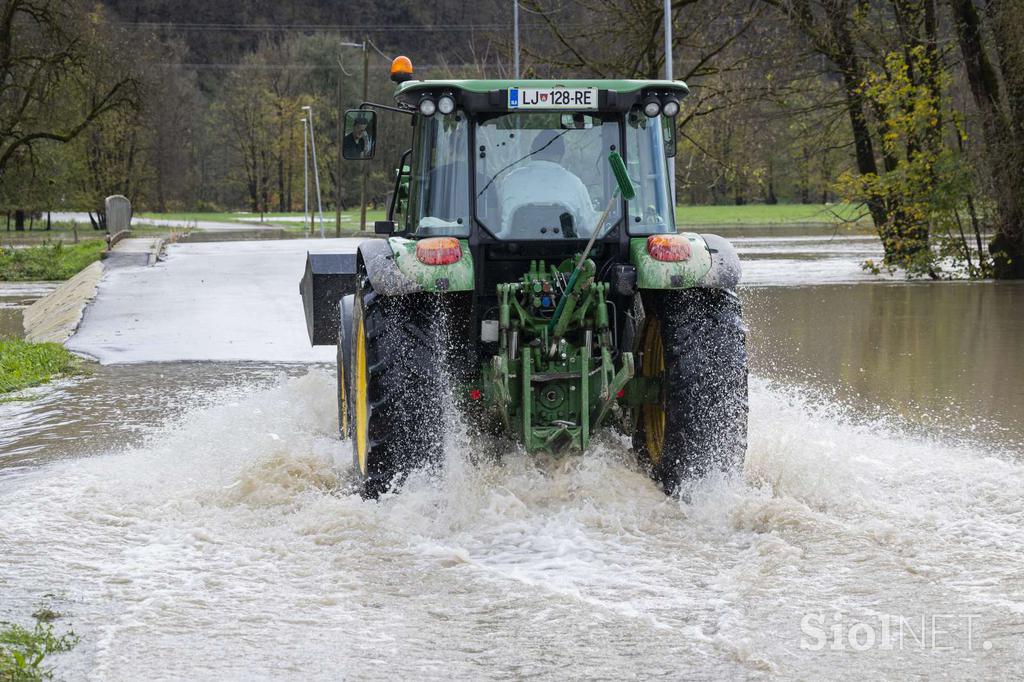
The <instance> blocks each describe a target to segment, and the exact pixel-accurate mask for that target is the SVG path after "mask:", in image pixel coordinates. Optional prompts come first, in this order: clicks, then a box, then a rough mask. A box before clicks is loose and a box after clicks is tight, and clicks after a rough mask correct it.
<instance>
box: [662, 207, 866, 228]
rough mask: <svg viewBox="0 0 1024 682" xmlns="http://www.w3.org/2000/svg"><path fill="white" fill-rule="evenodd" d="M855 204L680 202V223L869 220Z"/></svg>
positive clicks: (732, 223)
mask: <svg viewBox="0 0 1024 682" xmlns="http://www.w3.org/2000/svg"><path fill="white" fill-rule="evenodd" d="M863 213H865V212H864V211H863V210H861V209H860V208H859V207H857V206H854V205H852V204H831V205H830V204H774V205H771V206H769V205H767V204H747V205H746V206H679V207H677V208H676V224H678V225H680V226H685V225H735V226H743V225H750V226H754V225H756V226H758V227H763V226H769V225H806V224H834V223H839V222H847V221H856V220H860V221H864V220H869V218H867V216H865V215H862V214H863Z"/></svg>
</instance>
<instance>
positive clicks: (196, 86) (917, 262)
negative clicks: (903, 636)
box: [0, 0, 1024, 276]
mask: <svg viewBox="0 0 1024 682" xmlns="http://www.w3.org/2000/svg"><path fill="white" fill-rule="evenodd" d="M2 6H3V12H4V15H5V16H10V17H11V21H10V22H8V23H7V24H5V25H6V26H7V30H8V35H7V36H4V37H3V40H0V43H2V44H5V45H9V46H10V49H9V50H8V51H7V56H6V57H4V60H5V61H4V65H3V69H4V79H3V82H4V83H5V89H4V91H3V92H2V93H0V123H2V128H3V130H4V133H3V135H4V141H3V144H2V146H0V173H2V186H0V202H2V204H3V205H4V207H5V208H6V209H7V210H8V211H11V210H18V209H21V210H36V211H40V210H49V209H57V208H94V209H95V208H97V207H99V206H100V205H101V202H102V199H103V197H105V196H107V195H109V194H113V193H123V194H126V195H127V196H129V197H130V198H131V199H132V200H133V202H134V203H135V205H136V206H137V207H139V208H143V209H149V210H161V211H162V210H173V209H179V210H204V209H208V210H236V209H240V210H250V211H286V210H301V206H302V158H303V151H302V150H303V134H302V125H301V123H300V119H301V117H302V115H303V113H302V112H303V109H302V107H304V106H312V108H313V112H314V123H315V126H316V127H315V133H316V139H317V143H318V151H319V157H318V162H319V169H320V175H321V180H322V185H323V192H324V196H325V201H326V203H327V208H328V209H330V208H332V207H333V206H334V205H335V203H336V200H337V199H340V201H341V204H342V205H343V206H345V207H349V206H352V205H353V203H354V202H356V201H357V200H358V196H359V193H358V182H356V181H355V177H354V176H353V177H345V174H346V173H349V174H351V173H353V171H352V170H351V168H350V167H348V166H340V167H339V164H337V163H336V159H337V140H338V134H337V112H338V110H339V108H341V109H344V108H346V107H349V106H353V105H356V104H357V103H358V101H359V99H360V97H361V94H362V88H363V83H362V60H363V55H364V53H363V49H362V46H363V44H364V40H365V41H366V42H365V44H366V46H367V47H366V55H367V58H368V62H369V74H370V76H369V79H368V84H367V85H368V90H369V93H370V95H371V97H372V98H375V99H377V100H380V101H387V100H389V98H390V91H391V84H390V83H389V82H388V80H387V76H386V72H387V66H388V63H389V58H390V57H393V56H395V55H396V54H407V55H409V56H410V57H411V58H412V59H413V61H414V63H415V64H416V65H417V70H418V73H419V74H420V75H428V76H429V75H445V76H508V75H509V72H510V70H511V69H510V64H511V26H512V13H511V4H510V3H508V2H496V1H495V0H485V1H483V2H467V1H457V0H446V1H442V2H431V3H413V2H408V1H407V0H400V1H397V2H391V3H379V2H367V3H338V2H327V1H326V0H295V1H294V2H269V1H267V0H240V1H238V2H230V3H228V2H217V3H211V2H200V1H199V0H181V1H177V2H168V1H166V0H139V1H133V2H129V1H128V0H107V2H106V3H105V4H102V5H96V6H94V5H93V4H91V3H87V2H84V0H2ZM30 8H34V9H32V11H29V9H30ZM521 8H522V9H521V23H522V61H523V70H524V75H526V76H560V77H569V76H599V77H623V76H635V77H659V76H660V75H661V73H662V71H663V68H664V51H663V49H662V43H661V36H662V29H663V23H662V21H663V16H662V3H661V2H660V1H657V0H642V1H641V2H633V1H631V2H625V1H623V0H523V2H522V4H521ZM36 10H39V11H36ZM672 21H673V26H674V35H675V41H674V46H673V53H674V54H673V57H674V69H675V74H676V77H677V78H681V79H683V80H686V81H687V82H688V83H689V84H690V85H691V86H692V89H693V95H692V97H691V98H690V100H689V101H688V102H687V104H686V107H685V109H684V111H683V113H682V115H680V116H679V118H678V120H677V123H678V126H679V133H680V151H679V157H678V158H677V161H676V173H677V181H678V194H679V199H680V201H682V202H685V203H693V204H702V203H732V204H742V203H753V202H765V203H775V202H780V201H781V202H804V203H811V202H814V203H818V202H822V203H824V202H832V201H840V200H844V201H852V202H856V203H858V204H859V205H861V206H862V207H863V212H864V214H865V215H870V218H871V219H872V220H873V222H874V223H875V225H876V227H877V228H878V230H879V234H880V236H881V237H882V240H883V244H884V245H885V249H886V258H885V262H884V263H883V264H880V265H881V266H885V267H890V266H899V267H902V268H905V269H907V270H909V271H910V272H913V273H917V274H928V275H932V276H941V275H942V273H941V272H940V268H939V267H938V266H937V263H938V262H939V261H940V260H942V261H943V262H945V263H946V268H947V271H948V270H949V263H950V262H953V263H954V264H955V266H954V268H953V269H954V270H955V271H956V272H960V273H962V274H967V275H970V276H986V275H989V274H992V273H995V274H997V275H1001V276H1021V275H1024V270H1022V268H1024V231H1022V229H1021V225H1022V224H1024V172H1022V170H1021V169H1022V166H1024V163H1022V159H1024V127H1022V122H1024V104H1022V102H1024V76H1022V73H1024V69H1022V68H1021V66H1024V56H1022V54H1024V50H1022V48H1021V45H1020V43H1019V40H1018V37H1019V36H1018V34H1019V27H1020V26H1021V25H1024V0H1005V1H1003V2H995V1H994V0H989V1H988V2H984V1H978V2H972V1H971V0H941V1H940V0H872V1H871V2H859V1H858V2H854V1H853V0H745V1H740V0H722V1H721V2H718V1H716V2H712V1H711V0H677V1H676V2H674V3H673V16H672ZM68 65H70V68H67V67H68ZM33 79H35V80H33ZM40 83H42V84H43V85H40ZM388 118H389V117H388V116H384V119H385V120H384V121H382V125H383V126H385V127H384V130H389V131H392V132H393V134H389V135H387V136H386V137H385V136H382V139H381V146H380V147H379V154H378V156H377V158H376V159H374V161H373V162H372V163H371V165H370V182H369V199H370V201H371V202H373V203H380V202H383V201H385V200H386V196H387V193H388V191H389V188H390V183H389V178H390V177H391V173H392V169H393V166H394V163H395V160H396V158H397V155H398V154H399V153H400V152H401V150H402V149H404V147H405V146H407V144H408V140H407V139H406V137H407V136H408V128H405V127H403V126H400V125H398V124H397V122H396V121H389V120H387V119H388ZM339 168H340V172H341V174H342V175H341V176H339ZM993 235H994V236H995V240H996V241H995V242H994V244H995V248H994V249H993V250H992V254H989V253H988V249H987V248H986V247H985V246H984V242H986V241H987V240H988V239H989V238H990V237H992V236H993ZM992 256H994V258H993V257H992ZM950 259H952V260H950Z"/></svg>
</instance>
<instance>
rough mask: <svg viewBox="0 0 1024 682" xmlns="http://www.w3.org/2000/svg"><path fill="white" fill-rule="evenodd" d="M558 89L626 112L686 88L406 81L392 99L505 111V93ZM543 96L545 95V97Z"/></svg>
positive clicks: (669, 84) (593, 82)
mask: <svg viewBox="0 0 1024 682" xmlns="http://www.w3.org/2000/svg"><path fill="white" fill-rule="evenodd" d="M559 88H569V89H572V88H576V89H597V91H598V97H597V102H596V105H597V106H596V107H593V108H597V109H600V110H605V111H609V110H611V111H628V110H629V109H630V108H631V107H633V106H635V105H636V104H637V103H639V102H640V100H641V99H642V98H644V97H648V96H650V95H656V96H658V97H661V98H664V97H675V98H676V99H683V98H684V97H686V95H688V94H689V92H690V89H689V88H688V87H687V85H686V83H684V82H682V81H667V80H627V79H621V80H614V79H609V80H605V79H594V78H589V79H566V80H529V79H517V80H423V81H420V80H408V81H405V82H404V83H400V84H399V85H398V87H397V88H396V90H395V99H396V100H397V101H398V102H399V103H400V104H403V105H405V106H408V107H415V106H416V104H417V102H418V101H419V99H420V98H421V97H424V96H427V95H428V94H429V95H431V96H434V97H436V96H438V95H440V94H442V93H445V92H447V93H449V94H451V95H452V96H454V97H455V98H456V99H458V100H459V103H460V105H461V106H462V107H464V108H466V109H469V110H471V111H473V110H475V111H493V110H495V109H497V110H501V109H505V108H506V107H508V106H509V104H510V99H509V90H517V89H518V90H529V89H536V90H540V91H543V90H555V89H559ZM545 96H546V95H545Z"/></svg>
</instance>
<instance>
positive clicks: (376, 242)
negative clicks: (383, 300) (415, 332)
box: [359, 239, 423, 296]
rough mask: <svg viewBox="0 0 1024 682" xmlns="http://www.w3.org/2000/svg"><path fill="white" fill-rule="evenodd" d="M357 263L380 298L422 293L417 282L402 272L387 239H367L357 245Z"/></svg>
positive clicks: (421, 288)
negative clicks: (364, 271) (360, 265)
mask: <svg viewBox="0 0 1024 682" xmlns="http://www.w3.org/2000/svg"><path fill="white" fill-rule="evenodd" d="M359 263H360V264H362V266H363V268H364V269H365V270H366V276H367V277H368V278H369V280H370V284H371V285H373V290H374V291H375V292H377V293H378V294H379V295H381V296H403V295H405V294H415V293H418V292H420V291H423V287H421V286H420V284H419V282H417V281H415V280H414V279H411V278H410V277H409V276H408V275H406V274H405V273H404V272H402V269H401V268H399V267H398V264H397V263H396V262H395V253H394V251H392V250H391V244H390V240H388V239H368V240H366V241H364V242H363V243H362V244H360V245H359Z"/></svg>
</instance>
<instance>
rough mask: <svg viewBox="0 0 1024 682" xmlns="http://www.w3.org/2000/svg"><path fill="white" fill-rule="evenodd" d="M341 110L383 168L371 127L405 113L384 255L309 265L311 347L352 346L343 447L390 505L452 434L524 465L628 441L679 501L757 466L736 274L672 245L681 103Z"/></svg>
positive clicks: (710, 243) (490, 90)
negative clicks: (491, 443)
mask: <svg viewBox="0 0 1024 682" xmlns="http://www.w3.org/2000/svg"><path fill="white" fill-rule="evenodd" d="M403 60H405V58H402V57H400V58H398V59H397V60H395V65H394V66H393V69H392V78H393V80H396V82H397V83H398V85H397V89H396V92H395V99H396V101H397V105H396V106H383V105H378V104H372V103H364V104H363V105H362V106H361V107H360V109H358V110H352V111H349V112H346V114H345V138H344V141H343V155H344V156H345V158H347V159H353V160H361V159H367V158H370V157H372V156H373V153H374V147H375V142H376V134H377V125H376V112H375V110H377V109H387V110H390V111H398V112H401V113H404V114H407V115H408V116H409V117H410V119H411V130H412V141H411V148H410V149H409V150H408V151H407V152H405V154H404V155H403V156H402V158H401V161H400V163H399V166H398V170H397V172H396V178H395V185H394V193H393V195H392V199H391V204H390V209H389V212H388V218H387V220H384V221H378V222H377V223H376V224H375V232H376V233H377V234H378V235H380V236H381V237H382V238H375V239H368V240H366V241H363V242H362V243H361V244H360V245H359V247H358V250H357V253H355V254H310V255H309V256H308V259H307V265H306V273H305V276H304V278H303V280H302V283H301V286H300V290H301V292H302V295H303V299H304V304H305V309H306V319H307V326H308V330H309V334H310V339H311V341H312V342H313V343H314V344H318V345H321V344H322V345H335V344H336V345H337V349H338V355H337V367H338V413H339V427H340V432H341V436H342V438H344V439H351V441H352V447H353V459H354V466H355V469H356V470H357V471H358V474H359V476H360V478H361V483H362V487H363V492H364V494H365V495H367V496H375V495H377V494H379V493H380V492H382V491H384V490H387V489H389V488H390V487H392V486H396V485H399V484H400V483H401V481H402V480H403V479H404V477H405V475H406V474H407V473H408V472H409V471H411V470H413V469H415V468H419V467H423V466H429V465H431V464H436V463H438V462H440V460H441V457H442V448H443V440H444V436H445V425H446V423H448V421H447V419H446V417H447V415H448V414H449V412H450V411H451V410H454V409H458V410H461V411H462V413H463V414H464V415H465V416H466V419H467V420H468V421H469V422H470V423H471V424H472V425H473V426H474V427H475V428H477V429H479V430H480V431H481V432H488V433H491V434H495V435H498V436H505V437H508V438H510V439H513V440H515V441H517V442H518V443H520V444H521V447H522V448H523V449H524V450H525V451H526V452H527V453H529V454H540V453H547V454H549V455H561V454H563V453H571V452H576V453H582V452H586V450H587V449H588V448H589V447H590V446H591V443H592V442H593V438H594V435H595V432H596V431H597V430H598V429H601V428H602V427H615V428H617V429H619V430H620V431H621V432H623V433H625V434H626V435H627V436H629V437H631V438H632V444H633V448H634V450H635V451H636V454H637V456H638V458H639V459H640V461H641V463H642V464H643V465H644V466H645V467H646V468H647V469H648V471H649V472H650V474H651V476H652V477H653V478H654V479H655V480H656V481H658V482H659V483H661V484H662V485H663V487H664V489H665V490H666V492H668V493H673V492H675V491H676V490H678V488H679V486H680V484H681V483H682V482H684V481H685V480H687V479H692V478H699V477H702V476H704V475H706V474H707V473H709V472H710V471H712V470H715V469H728V468H731V467H735V466H737V465H739V464H741V463H742V460H743V457H744V454H745V450H746V438H747V354H746V348H745V343H746V329H745V327H744V324H743V321H742V314H741V309H740V301H739V299H738V297H737V294H736V288H737V284H738V282H739V278H740V265H739V260H738V258H737V256H736V253H735V251H734V249H733V247H732V246H731V245H730V244H729V243H728V242H727V241H726V240H724V239H722V238H721V237H717V236H715V235H699V234H691V233H685V232H684V233H680V232H678V231H677V230H676V226H675V219H674V211H673V201H672V196H671V189H670V184H669V177H668V164H667V160H666V159H667V157H669V156H672V155H673V154H674V151H675V140H674V126H673V122H672V120H673V117H674V116H675V115H676V114H677V113H678V112H679V106H680V101H681V100H682V99H683V98H684V97H685V96H686V95H687V93H688V89H687V86H686V85H685V84H684V83H682V82H673V81H641V80H566V81H553V80H551V81H549V80H523V81H499V80H424V81H420V80H415V79H413V78H412V73H411V65H410V64H409V63H408V60H405V61H404V62H403Z"/></svg>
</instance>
